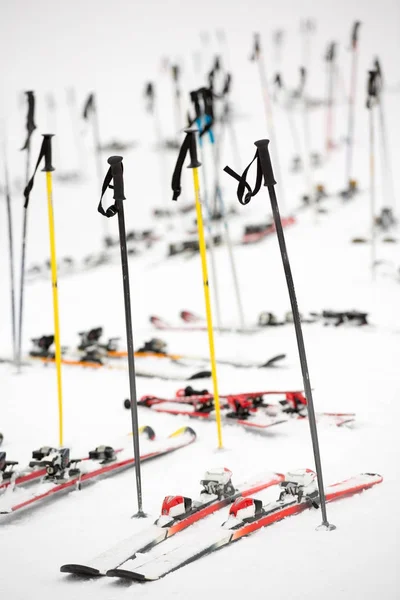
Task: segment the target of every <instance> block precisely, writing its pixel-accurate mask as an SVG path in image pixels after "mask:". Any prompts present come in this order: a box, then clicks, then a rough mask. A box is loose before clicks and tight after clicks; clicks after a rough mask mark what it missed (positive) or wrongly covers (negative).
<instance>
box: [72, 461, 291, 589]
mask: <svg viewBox="0 0 400 600" xmlns="http://www.w3.org/2000/svg"><path fill="white" fill-rule="evenodd" d="M283 479H284V476H283V475H282V474H280V473H267V474H265V477H263V478H262V479H261V480H258V481H253V482H246V483H244V484H242V485H239V486H237V487H236V488H235V487H233V485H232V483H231V472H230V471H229V470H228V469H213V470H210V471H207V473H206V475H205V478H204V479H203V480H202V481H201V483H202V485H203V491H202V494H201V498H200V500H199V501H198V502H192V500H191V499H190V498H186V497H184V496H166V498H165V500H164V502H163V507H162V514H161V516H160V517H159V518H158V519H157V520H156V521H155V523H154V524H153V525H151V526H150V527H149V528H147V529H145V530H144V531H142V532H138V533H136V534H134V535H132V536H130V537H129V538H126V539H125V540H123V541H122V542H120V543H119V544H117V545H115V546H114V547H112V548H110V549H109V550H107V551H106V552H104V553H102V554H101V555H99V556H97V557H96V558H94V559H92V560H90V561H88V563H86V564H76V563H73V564H65V565H62V567H61V568H60V571H61V572H62V573H74V574H76V575H81V576H86V577H96V576H100V575H105V574H106V573H107V572H110V571H111V570H112V569H117V568H118V567H119V566H120V565H122V564H123V563H125V562H126V561H127V560H129V559H131V558H134V557H135V555H136V554H139V553H141V552H146V551H148V550H150V549H151V548H153V547H154V546H156V545H158V544H160V543H161V542H163V541H164V540H166V539H167V538H170V537H172V536H173V535H175V534H176V533H179V532H180V531H183V530H184V529H187V528H188V527H189V526H190V525H193V523H197V522H198V521H200V520H201V519H204V518H205V517H208V516H209V515H211V514H213V513H215V512H216V511H218V510H221V509H222V508H224V507H226V506H229V505H230V504H232V503H233V502H234V501H235V500H236V499H237V498H239V497H247V496H250V495H251V494H256V493H258V492H259V491H261V490H264V489H266V488H268V487H270V486H272V485H276V484H278V483H280V482H281V481H282V480H283Z"/></svg>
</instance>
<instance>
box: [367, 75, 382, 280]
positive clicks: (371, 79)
mask: <svg viewBox="0 0 400 600" xmlns="http://www.w3.org/2000/svg"><path fill="white" fill-rule="evenodd" d="M379 83H380V82H379V76H378V72H377V71H375V70H373V71H368V80H367V102H366V107H367V109H368V111H369V168H370V207H371V276H372V279H375V262H376V227H375V208H376V195H375V189H376V182H375V130H374V108H375V106H376V105H377V104H378V102H379V89H378V87H379Z"/></svg>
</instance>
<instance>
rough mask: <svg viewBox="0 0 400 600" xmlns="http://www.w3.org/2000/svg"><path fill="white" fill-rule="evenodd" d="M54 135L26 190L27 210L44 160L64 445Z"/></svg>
mask: <svg viewBox="0 0 400 600" xmlns="http://www.w3.org/2000/svg"><path fill="white" fill-rule="evenodd" d="M52 137H53V134H51V133H46V134H44V135H43V142H42V147H41V149H40V153H39V158H38V160H37V163H36V167H35V170H34V172H33V175H32V177H31V179H30V180H29V182H28V185H27V186H26V188H25V190H24V196H25V208H26V209H27V208H28V203H29V196H30V193H31V191H32V188H33V183H34V179H35V174H36V171H37V170H38V167H39V165H40V163H41V161H42V159H44V168H43V169H42V171H44V172H45V173H46V188H47V209H48V215H49V237H50V264H51V286H52V290H53V316H54V344H55V349H56V352H55V361H56V371H57V396H58V438H59V445H60V446H62V445H63V404H62V379H61V342H60V318H59V308H58V287H57V257H56V238H55V228H54V212H53V181H52V172H53V171H54V167H53V165H52V154H51V138H52Z"/></svg>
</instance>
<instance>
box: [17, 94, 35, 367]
mask: <svg viewBox="0 0 400 600" xmlns="http://www.w3.org/2000/svg"><path fill="white" fill-rule="evenodd" d="M25 93H26V96H27V100H28V114H27V117H26V140H25V143H24V145H23V147H22V148H21V151H23V150H24V151H26V170H25V185H28V181H29V170H30V160H31V137H32V133H33V132H34V131H35V129H36V125H35V96H34V93H33V92H31V91H29V92H25ZM27 229H28V204H27V203H26V202H25V203H24V217H23V225H22V249H21V269H20V287H19V315H18V340H17V358H16V363H17V371H18V372H20V371H21V353H22V327H23V316H24V292H25V257H26V238H27Z"/></svg>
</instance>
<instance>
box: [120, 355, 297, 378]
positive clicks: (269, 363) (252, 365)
mask: <svg viewBox="0 0 400 600" xmlns="http://www.w3.org/2000/svg"><path fill="white" fill-rule="evenodd" d="M109 356H110V357H111V358H114V357H115V358H124V357H127V356H128V353H127V352H126V351H125V350H121V351H119V352H109ZM135 356H136V357H137V358H167V359H169V360H172V361H174V362H176V363H179V362H180V361H185V360H187V361H198V362H204V363H209V362H210V359H209V358H206V357H204V356H191V355H187V354H170V353H168V352H135ZM284 358H286V354H276V355H275V356H271V358H269V359H268V360H266V361H265V362H263V363H256V362H243V361H238V360H224V359H219V358H217V364H219V365H228V366H232V367H238V368H241V369H265V368H268V367H275V366H276V365H277V363H279V362H280V361H281V360H283V359H284ZM139 374H140V369H139Z"/></svg>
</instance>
